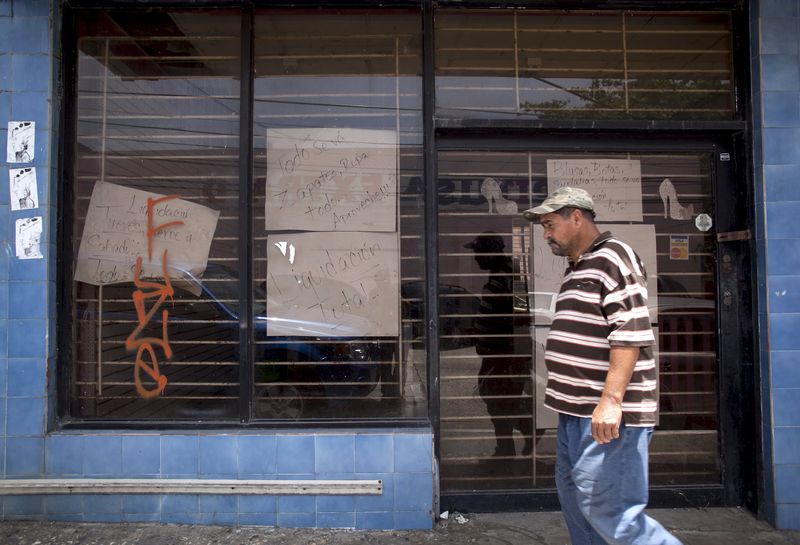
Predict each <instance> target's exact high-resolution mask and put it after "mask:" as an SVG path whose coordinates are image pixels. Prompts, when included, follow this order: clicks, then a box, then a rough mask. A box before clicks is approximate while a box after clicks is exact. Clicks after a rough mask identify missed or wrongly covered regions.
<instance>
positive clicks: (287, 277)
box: [267, 232, 400, 337]
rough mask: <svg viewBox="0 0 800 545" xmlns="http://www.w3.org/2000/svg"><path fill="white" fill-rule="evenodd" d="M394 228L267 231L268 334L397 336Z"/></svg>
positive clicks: (397, 286)
mask: <svg viewBox="0 0 800 545" xmlns="http://www.w3.org/2000/svg"><path fill="white" fill-rule="evenodd" d="M398 252H399V245H398V238H397V234H396V233H367V232H363V233H359V232H345V233H298V234H274V235H269V236H268V237H267V335H268V336H283V335H299V336H310V337H317V336H330V337H350V336H354V337H382V336H397V335H398V333H399V326H398V321H399V320H398V305H399V293H400V288H399V280H398Z"/></svg>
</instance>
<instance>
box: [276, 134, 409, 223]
mask: <svg viewBox="0 0 800 545" xmlns="http://www.w3.org/2000/svg"><path fill="white" fill-rule="evenodd" d="M264 212H265V217H266V220H265V228H266V230H267V231H283V230H302V231H395V222H396V217H397V134H396V133H395V132H394V131H384V130H367V129H321V128H317V129H267V183H266V206H265V210H264Z"/></svg>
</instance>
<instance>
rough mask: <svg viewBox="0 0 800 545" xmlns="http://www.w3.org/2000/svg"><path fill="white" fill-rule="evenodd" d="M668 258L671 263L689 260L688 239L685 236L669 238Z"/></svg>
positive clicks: (671, 236)
mask: <svg viewBox="0 0 800 545" xmlns="http://www.w3.org/2000/svg"><path fill="white" fill-rule="evenodd" d="M669 258H670V259H671V260H673V261H688V260H689V237H688V236H685V235H670V236H669Z"/></svg>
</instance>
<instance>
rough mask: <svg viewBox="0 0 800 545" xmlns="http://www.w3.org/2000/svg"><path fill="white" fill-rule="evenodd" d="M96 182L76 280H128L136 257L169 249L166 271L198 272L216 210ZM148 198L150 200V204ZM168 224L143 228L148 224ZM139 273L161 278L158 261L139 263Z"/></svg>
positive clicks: (211, 234)
mask: <svg viewBox="0 0 800 545" xmlns="http://www.w3.org/2000/svg"><path fill="white" fill-rule="evenodd" d="M163 197H164V196H163V195H159V194H157V193H150V192H148V191H140V190H138V189H131V188H128V187H123V186H119V185H114V184H109V183H105V182H97V183H95V185H94V190H93V191H92V198H91V200H90V201H89V210H88V211H87V213H86V224H85V225H84V228H83V236H82V237H81V244H80V248H79V249H78V263H77V265H76V268H75V280H77V281H79V282H86V283H87V284H94V285H102V284H114V283H119V282H131V281H133V279H134V277H135V276H138V275H134V269H135V265H136V259H137V257H139V256H141V255H145V254H156V255H161V254H162V253H163V252H164V250H169V265H170V276H172V278H180V277H185V276H188V275H189V274H191V275H193V276H199V275H201V274H202V273H203V271H204V270H205V268H206V264H207V262H208V252H209V249H210V247H211V241H212V239H213V238H214V231H215V230H216V228H217V219H218V218H219V212H218V211H216V210H211V209H210V208H207V207H205V206H202V205H199V204H196V203H193V202H189V201H185V200H181V199H178V198H169V199H166V198H163ZM148 199H150V200H151V201H152V202H155V204H154V205H153V206H152V207H151V208H150V209H149V208H148ZM153 224H168V226H167V227H165V228H162V229H159V230H157V231H156V232H148V225H153ZM140 274H141V276H142V277H144V278H163V275H164V272H163V270H162V267H161V264H159V263H149V262H148V263H143V264H142V269H141V271H140Z"/></svg>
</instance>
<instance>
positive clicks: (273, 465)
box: [238, 436, 278, 479]
mask: <svg viewBox="0 0 800 545" xmlns="http://www.w3.org/2000/svg"><path fill="white" fill-rule="evenodd" d="M238 441H239V477H241V478H243V479H246V478H262V479H274V478H275V475H276V474H277V472H278V459H277V448H278V446H277V445H278V441H277V439H276V438H275V436H253V437H249V436H240V437H239V438H238Z"/></svg>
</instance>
